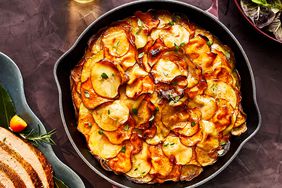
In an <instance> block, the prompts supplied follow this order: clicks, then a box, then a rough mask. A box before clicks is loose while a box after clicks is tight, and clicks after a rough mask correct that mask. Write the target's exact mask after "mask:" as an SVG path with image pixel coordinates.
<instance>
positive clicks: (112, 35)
mask: <svg viewBox="0 0 282 188" xmlns="http://www.w3.org/2000/svg"><path fill="white" fill-rule="evenodd" d="M102 42H103V44H104V47H106V48H107V49H108V50H109V53H110V54H111V55H112V56H115V57H121V56H124V55H125V54H126V53H127V52H128V50H129V46H130V43H129V41H128V39H127V34H126V32H125V31H124V30H123V28H122V27H118V26H117V27H110V28H108V29H107V30H106V32H105V33H104V34H103V39H102Z"/></svg>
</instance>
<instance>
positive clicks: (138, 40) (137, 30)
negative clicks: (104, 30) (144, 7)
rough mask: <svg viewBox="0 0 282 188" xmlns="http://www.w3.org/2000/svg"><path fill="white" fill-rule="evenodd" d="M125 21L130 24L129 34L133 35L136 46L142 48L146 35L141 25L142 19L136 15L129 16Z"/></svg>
mask: <svg viewBox="0 0 282 188" xmlns="http://www.w3.org/2000/svg"><path fill="white" fill-rule="evenodd" d="M127 21H128V23H129V24H130V25H131V34H132V35H133V36H134V37H135V41H134V43H135V46H136V48H137V49H139V48H143V47H144V46H145V45H146V44H147V41H148V35H147V31H146V30H145V29H144V28H143V27H142V26H143V25H142V21H141V20H138V18H136V17H132V18H129V19H128V20H127ZM138 24H139V25H138Z"/></svg>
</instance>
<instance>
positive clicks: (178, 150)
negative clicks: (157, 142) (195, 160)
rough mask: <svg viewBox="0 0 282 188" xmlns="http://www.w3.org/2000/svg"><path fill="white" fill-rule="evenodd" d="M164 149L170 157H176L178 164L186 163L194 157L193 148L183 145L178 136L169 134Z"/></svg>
mask: <svg viewBox="0 0 282 188" xmlns="http://www.w3.org/2000/svg"><path fill="white" fill-rule="evenodd" d="M162 149H163V152H164V154H165V155H166V156H167V157H168V158H171V157H172V156H173V157H175V160H176V164H180V165H185V164H187V163H188V162H189V161H190V160H191V158H192V148H191V147H187V146H185V145H183V144H182V143H181V142H180V140H179V138H178V137H176V136H167V137H166V139H165V141H164V143H163V145H162Z"/></svg>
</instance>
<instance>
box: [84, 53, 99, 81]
mask: <svg viewBox="0 0 282 188" xmlns="http://www.w3.org/2000/svg"><path fill="white" fill-rule="evenodd" d="M103 58H104V51H102V50H101V51H99V52H97V54H94V55H93V56H91V57H90V58H89V59H87V60H86V62H85V63H84V65H83V69H82V72H81V78H80V79H81V82H85V81H86V80H88V79H89V78H90V76H91V70H92V67H93V65H94V64H95V63H97V62H99V61H100V60H102V59H103Z"/></svg>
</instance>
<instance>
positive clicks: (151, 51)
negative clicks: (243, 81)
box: [71, 10, 247, 183]
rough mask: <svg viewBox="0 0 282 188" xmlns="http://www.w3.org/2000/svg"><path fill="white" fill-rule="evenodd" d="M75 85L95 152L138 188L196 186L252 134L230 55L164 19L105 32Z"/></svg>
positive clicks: (189, 27) (144, 19)
mask: <svg viewBox="0 0 282 188" xmlns="http://www.w3.org/2000/svg"><path fill="white" fill-rule="evenodd" d="M105 62H106V63H105ZM102 65H103V66H102ZM81 72H82V73H81ZM80 73H81V75H80ZM71 81H72V86H73V88H72V93H73V102H74V104H75V106H76V110H77V112H78V113H77V116H78V120H79V122H78V124H79V126H78V129H79V131H80V132H82V133H83V134H84V135H85V137H86V140H87V143H88V145H89V147H90V149H91V152H92V153H93V154H94V155H95V156H96V157H97V158H99V159H102V160H103V165H102V166H105V167H106V169H107V170H112V171H114V172H115V173H118V174H125V175H126V176H127V177H129V179H131V180H133V181H135V182H138V183H163V182H165V181H190V180H192V179H193V178H195V177H196V176H198V175H199V174H200V173H201V172H202V171H203V168H202V167H203V166H207V165H211V164H213V163H214V162H215V161H216V160H217V159H218V157H219V155H220V152H221V151H222V150H223V149H224V148H225V147H224V145H225V144H226V142H227V141H228V139H229V136H230V135H231V134H232V135H240V134H242V133H243V132H245V131H246V128H247V127H246V118H247V117H246V114H245V113H244V111H243V109H242V107H241V104H240V103H241V96H240V77H239V75H238V72H237V71H236V69H235V59H234V55H233V53H232V51H231V49H229V48H228V47H227V46H225V45H223V44H221V43H220V41H219V40H218V39H217V38H216V37H215V36H213V35H212V34H211V33H209V32H208V31H206V30H204V29H202V28H200V27H198V26H196V25H195V24H193V23H191V22H189V20H187V19H186V18H184V17H181V16H180V15H177V14H171V13H170V12H168V11H153V10H151V11H148V12H141V11H137V12H136V13H135V14H134V16H131V17H129V18H126V19H125V20H122V21H118V22H115V23H113V24H111V25H110V26H109V27H107V28H104V29H103V30H101V32H100V33H97V35H96V36H95V37H94V38H93V40H92V41H91V42H90V43H89V47H88V49H87V50H86V53H85V56H84V58H83V59H82V60H81V61H80V64H79V65H77V66H76V67H75V69H74V70H73V72H72V76H71ZM93 88H94V89H93ZM85 90H87V91H88V92H87V96H84V95H83V93H85ZM81 106H82V107H84V108H79V107H81ZM85 108H86V109H85ZM87 114H88V116H87ZM91 116H93V118H94V119H93V118H92V117H91ZM86 117H87V118H86ZM89 117H90V119H93V120H94V122H92V123H91V124H93V125H94V126H92V127H91V128H89V127H88V128H85V127H83V130H82V127H81V122H82V120H85V121H86V120H87V119H88V120H89ZM91 121H92V120H91ZM90 129H91V130H90ZM101 145H103V146H101Z"/></svg>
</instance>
